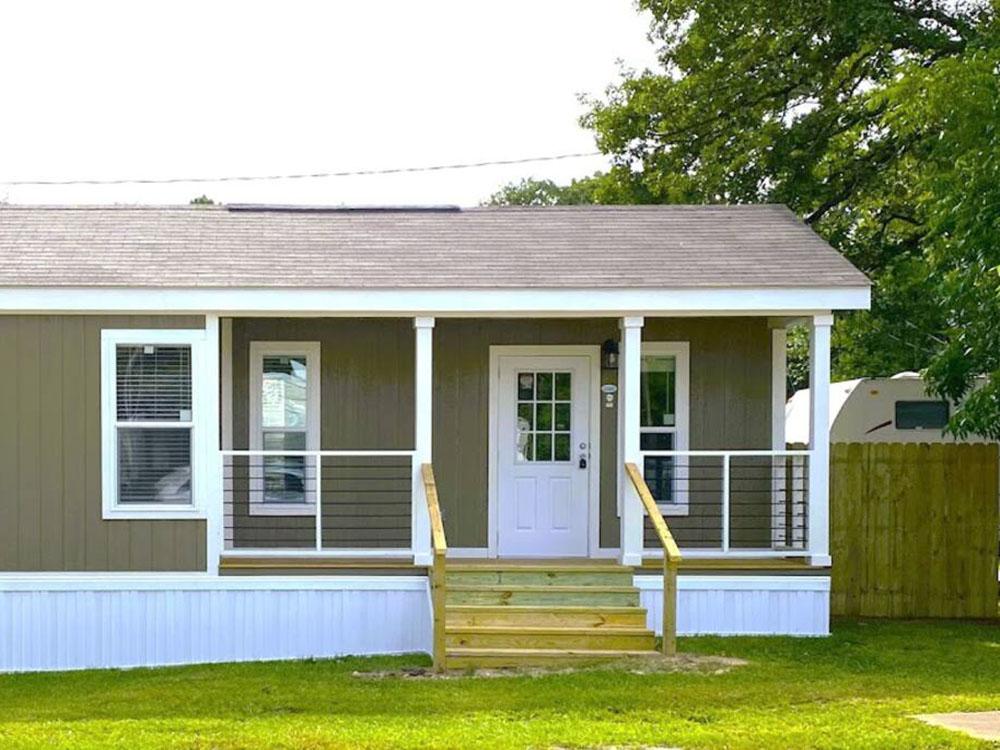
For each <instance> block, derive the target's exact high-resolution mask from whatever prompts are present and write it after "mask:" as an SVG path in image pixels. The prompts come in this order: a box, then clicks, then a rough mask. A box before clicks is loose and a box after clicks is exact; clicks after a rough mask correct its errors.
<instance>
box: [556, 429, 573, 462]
mask: <svg viewBox="0 0 1000 750" xmlns="http://www.w3.org/2000/svg"><path fill="white" fill-rule="evenodd" d="M553 457H554V459H555V460H556V461H569V460H570V445H569V433H568V432H557V433H556V436H555V443H554V455H553Z"/></svg>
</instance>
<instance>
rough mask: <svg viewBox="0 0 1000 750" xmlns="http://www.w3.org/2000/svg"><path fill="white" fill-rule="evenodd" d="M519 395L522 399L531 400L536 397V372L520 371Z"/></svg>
mask: <svg viewBox="0 0 1000 750" xmlns="http://www.w3.org/2000/svg"><path fill="white" fill-rule="evenodd" d="M517 397H518V398H519V399H520V400H522V401H531V400H532V399H533V398H534V397H535V374H534V373H533V372H521V373H518V375H517Z"/></svg>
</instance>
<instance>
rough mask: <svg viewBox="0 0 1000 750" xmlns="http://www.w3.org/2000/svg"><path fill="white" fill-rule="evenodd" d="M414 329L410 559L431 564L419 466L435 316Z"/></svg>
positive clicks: (423, 457) (427, 443)
mask: <svg viewBox="0 0 1000 750" xmlns="http://www.w3.org/2000/svg"><path fill="white" fill-rule="evenodd" d="M413 329H414V333H415V338H416V367H415V372H416V377H415V380H416V398H415V399H414V416H415V419H414V422H415V425H414V429H415V434H414V438H413V448H414V450H415V451H416V453H415V454H414V456H413V515H412V519H411V541H410V545H411V547H412V549H413V562H414V564H416V565H430V564H431V560H432V555H431V521H430V516H429V515H428V513H427V497H426V495H425V494H424V482H423V478H422V476H421V473H420V465H421V464H428V463H431V440H432V427H431V423H432V421H433V415H434V413H433V410H432V399H433V395H434V374H433V336H434V318H414V319H413Z"/></svg>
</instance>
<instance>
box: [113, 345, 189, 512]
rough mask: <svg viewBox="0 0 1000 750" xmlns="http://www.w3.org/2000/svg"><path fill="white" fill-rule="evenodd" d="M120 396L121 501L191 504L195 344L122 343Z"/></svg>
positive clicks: (117, 424) (117, 403) (117, 407)
mask: <svg viewBox="0 0 1000 750" xmlns="http://www.w3.org/2000/svg"><path fill="white" fill-rule="evenodd" d="M114 392H115V431H116V433H117V434H116V435H115V442H116V447H117V473H118V476H117V497H116V502H117V503H118V504H119V505H121V506H128V505H138V504H162V505H191V504H192V500H193V498H192V492H191V446H192V433H193V430H194V420H193V415H192V399H191V346H190V345H187V344H160V345H152V344H118V345H117V346H116V347H115V385H114Z"/></svg>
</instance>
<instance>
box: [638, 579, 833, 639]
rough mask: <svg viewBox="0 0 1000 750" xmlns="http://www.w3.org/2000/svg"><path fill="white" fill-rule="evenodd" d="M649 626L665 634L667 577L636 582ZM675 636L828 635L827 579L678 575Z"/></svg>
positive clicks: (828, 582)
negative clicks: (676, 633) (664, 614)
mask: <svg viewBox="0 0 1000 750" xmlns="http://www.w3.org/2000/svg"><path fill="white" fill-rule="evenodd" d="M635 584H636V586H638V587H639V589H640V600H641V603H642V606H644V607H645V608H646V610H647V612H648V620H647V622H648V626H649V627H650V628H652V629H655V630H656V632H657V634H661V633H662V630H663V577H662V576H647V575H641V576H636V577H635ZM677 632H678V633H679V634H681V635H801V636H817V635H829V634H830V579H829V578H828V577H826V576H709V575H700V576H699V575H683V574H682V575H680V576H678V579H677Z"/></svg>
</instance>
